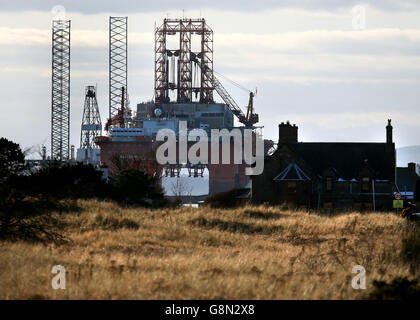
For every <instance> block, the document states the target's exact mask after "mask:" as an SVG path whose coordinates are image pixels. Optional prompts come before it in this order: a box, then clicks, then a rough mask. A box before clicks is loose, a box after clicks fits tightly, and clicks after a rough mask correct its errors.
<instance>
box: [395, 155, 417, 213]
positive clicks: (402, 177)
mask: <svg viewBox="0 0 420 320" xmlns="http://www.w3.org/2000/svg"><path fill="white" fill-rule="evenodd" d="M397 186H398V191H399V192H400V193H401V194H402V195H403V198H404V199H405V200H408V201H413V202H417V203H418V205H420V176H419V175H418V173H417V170H416V164H415V163H413V162H411V163H409V164H408V166H407V167H398V168H397Z"/></svg>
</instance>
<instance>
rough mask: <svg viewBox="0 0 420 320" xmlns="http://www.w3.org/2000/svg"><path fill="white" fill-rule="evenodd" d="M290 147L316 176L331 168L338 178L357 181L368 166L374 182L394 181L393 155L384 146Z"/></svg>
mask: <svg viewBox="0 0 420 320" xmlns="http://www.w3.org/2000/svg"><path fill="white" fill-rule="evenodd" d="M290 147H291V148H292V150H294V151H295V152H296V153H297V154H298V155H300V156H301V157H302V158H303V160H304V161H305V162H306V163H307V164H308V165H310V166H311V168H312V170H313V172H314V173H315V174H318V175H322V174H323V172H324V171H325V170H326V169H328V168H334V169H335V170H336V172H337V174H338V176H339V178H342V179H345V180H351V179H355V178H356V179H357V178H358V177H359V175H360V174H359V172H360V169H361V168H362V167H363V166H367V167H368V168H369V169H370V170H372V171H373V173H374V175H375V178H377V179H389V180H391V181H392V180H393V171H394V152H389V151H387V144H386V143H353V142H295V143H291V144H290Z"/></svg>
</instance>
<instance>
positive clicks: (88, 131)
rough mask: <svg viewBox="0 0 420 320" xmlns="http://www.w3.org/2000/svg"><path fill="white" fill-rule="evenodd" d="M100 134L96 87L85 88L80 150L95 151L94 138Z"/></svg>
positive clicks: (100, 124) (100, 126) (100, 125)
mask: <svg viewBox="0 0 420 320" xmlns="http://www.w3.org/2000/svg"><path fill="white" fill-rule="evenodd" d="M101 134H102V123H101V117H100V115H99V108H98V101H97V100H96V87H94V86H87V87H86V89H85V106H84V109H83V118H82V128H81V133H80V148H81V149H95V148H98V147H97V146H96V145H95V141H94V140H95V137H99V136H100V135H101Z"/></svg>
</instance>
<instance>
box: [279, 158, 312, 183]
mask: <svg viewBox="0 0 420 320" xmlns="http://www.w3.org/2000/svg"><path fill="white" fill-rule="evenodd" d="M273 180H276V181H284V180H286V181H302V180H306V181H308V180H311V178H309V176H308V175H307V174H306V173H305V171H303V170H302V169H301V168H300V167H299V166H298V165H297V164H296V163H294V162H292V163H290V164H289V165H288V166H287V167H286V169H284V170H283V171H282V172H280V173H279V174H278V175H277V176H275V177H274V179H273Z"/></svg>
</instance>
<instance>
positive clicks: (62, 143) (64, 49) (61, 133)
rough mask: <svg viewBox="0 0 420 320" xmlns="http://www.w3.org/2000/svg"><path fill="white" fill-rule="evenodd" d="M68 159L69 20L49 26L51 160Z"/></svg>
mask: <svg viewBox="0 0 420 320" xmlns="http://www.w3.org/2000/svg"><path fill="white" fill-rule="evenodd" d="M69 156H70V20H68V21H67V20H53V23H52V92H51V159H55V160H58V161H67V160H68V159H69Z"/></svg>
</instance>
